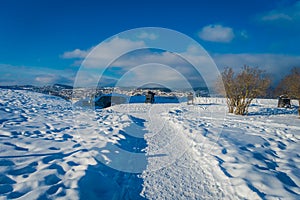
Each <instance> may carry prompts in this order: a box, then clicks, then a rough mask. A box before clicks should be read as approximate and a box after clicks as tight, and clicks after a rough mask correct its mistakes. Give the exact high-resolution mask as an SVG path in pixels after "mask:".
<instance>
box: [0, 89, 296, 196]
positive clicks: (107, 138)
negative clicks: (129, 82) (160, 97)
mask: <svg viewBox="0 0 300 200" xmlns="http://www.w3.org/2000/svg"><path fill="white" fill-rule="evenodd" d="M294 103H295V105H296V106H298V105H297V104H296V102H294ZM276 104H277V102H276V100H254V102H253V104H252V105H251V108H250V113H249V115H248V116H235V115H229V114H227V110H226V105H225V100H224V99H218V98H198V99H196V105H193V106H192V105H186V103H179V104H175V103H172V104H153V105H150V104H124V105H117V106H113V107H110V108H108V109H103V110H96V111H92V110H90V109H85V108H80V107H73V106H72V105H71V104H70V103H69V102H67V101H65V100H62V99H60V98H57V97H53V96H48V95H44V94H38V93H32V92H28V91H15V90H4V89H2V90H0V199H2V198H3V199H12V198H19V199H299V198H300V167H299V166H300V153H299V149H300V119H298V116H297V109H296V108H293V109H288V110H286V109H278V108H276Z"/></svg>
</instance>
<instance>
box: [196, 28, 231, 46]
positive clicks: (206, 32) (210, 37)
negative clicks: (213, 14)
mask: <svg viewBox="0 0 300 200" xmlns="http://www.w3.org/2000/svg"><path fill="white" fill-rule="evenodd" d="M199 37H200V38H201V39H203V40H206V41H210V42H231V41H232V39H233V38H234V32H233V30H232V28H230V27H224V26H222V25H218V24H217V25H212V24H211V25H208V26H205V27H203V28H202V30H201V31H200V33H199Z"/></svg>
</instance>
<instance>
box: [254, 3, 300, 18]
mask: <svg viewBox="0 0 300 200" xmlns="http://www.w3.org/2000/svg"><path fill="white" fill-rule="evenodd" d="M258 18H259V19H260V20H261V21H263V22H278V21H290V22H291V21H299V20H300V1H297V2H295V3H294V4H292V5H290V6H285V7H280V8H278V9H274V10H270V11H268V12H265V13H263V14H260V15H259V16H258Z"/></svg>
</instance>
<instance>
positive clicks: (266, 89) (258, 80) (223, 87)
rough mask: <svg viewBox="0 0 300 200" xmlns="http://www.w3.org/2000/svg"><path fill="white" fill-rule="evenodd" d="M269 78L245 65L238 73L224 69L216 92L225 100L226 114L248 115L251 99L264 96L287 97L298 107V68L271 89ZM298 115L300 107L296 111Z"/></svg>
mask: <svg viewBox="0 0 300 200" xmlns="http://www.w3.org/2000/svg"><path fill="white" fill-rule="evenodd" d="M270 85H271V77H270V76H268V75H267V74H266V72H265V71H264V70H260V69H259V68H258V67H250V66H247V65H245V66H244V67H243V68H242V69H241V70H240V71H239V72H235V71H234V70H233V69H232V68H231V67H226V68H225V69H224V71H223V72H222V73H221V75H220V77H219V80H218V81H217V83H216V90H217V91H218V92H219V93H221V94H223V95H224V96H225V97H226V100H227V106H228V112H229V113H234V114H237V115H246V114H248V108H249V106H250V104H251V102H252V100H253V99H255V98H259V97H266V96H271V97H274V96H279V95H283V94H284V95H288V96H289V97H290V98H293V99H297V100H298V101H299V105H300V67H294V68H293V69H292V70H291V71H290V73H289V74H288V75H287V76H285V77H284V78H283V79H282V80H281V81H280V82H279V84H278V85H277V86H276V87H275V88H272V87H271V86H270ZM298 113H299V115H300V107H299V109H298Z"/></svg>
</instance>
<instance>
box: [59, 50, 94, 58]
mask: <svg viewBox="0 0 300 200" xmlns="http://www.w3.org/2000/svg"><path fill="white" fill-rule="evenodd" d="M90 51H91V49H89V50H87V51H83V50H80V49H75V50H73V51H67V52H65V53H64V54H63V55H62V56H61V57H62V58H66V59H69V58H85V57H86V56H87V55H88V53H89V52H90Z"/></svg>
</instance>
